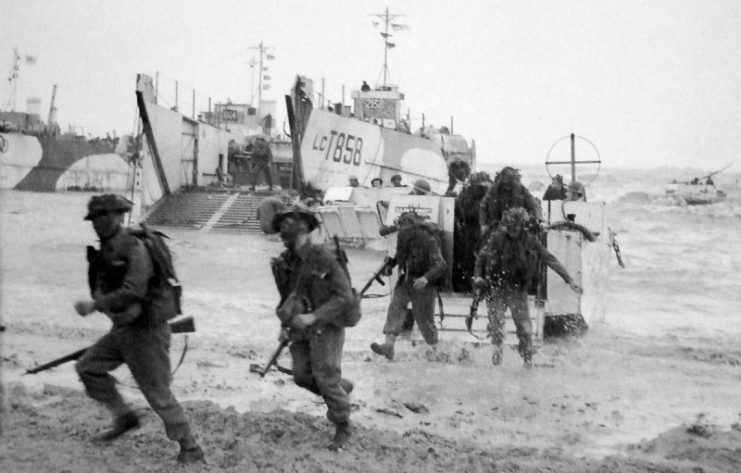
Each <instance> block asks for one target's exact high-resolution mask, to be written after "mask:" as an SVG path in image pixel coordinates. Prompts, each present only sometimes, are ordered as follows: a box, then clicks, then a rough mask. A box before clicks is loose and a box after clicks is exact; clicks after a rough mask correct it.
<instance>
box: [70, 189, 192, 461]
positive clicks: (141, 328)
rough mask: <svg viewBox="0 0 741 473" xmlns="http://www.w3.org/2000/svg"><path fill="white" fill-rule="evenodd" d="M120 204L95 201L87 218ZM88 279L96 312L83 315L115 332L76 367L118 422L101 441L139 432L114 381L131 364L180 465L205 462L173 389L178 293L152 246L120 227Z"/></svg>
mask: <svg viewBox="0 0 741 473" xmlns="http://www.w3.org/2000/svg"><path fill="white" fill-rule="evenodd" d="M96 199H97V200H96ZM116 199H117V196H114V195H112V194H109V195H104V196H100V197H97V196H96V197H93V198H92V200H91V204H90V213H89V214H88V216H87V217H86V219H88V220H95V219H96V218H97V215H99V214H100V213H104V212H105V211H111V207H113V211H122V210H121V209H120V208H116V207H115V206H116V205H119V204H116V202H117V200H116ZM118 199H121V198H118ZM126 210H128V209H126ZM96 212H97V213H96ZM114 228H115V227H114ZM96 231H97V227H96ZM99 236H100V234H99ZM88 277H89V281H90V286H91V287H90V289H91V292H92V296H93V301H94V308H93V307H91V308H90V310H87V311H84V312H81V315H85V312H87V313H89V312H92V311H93V310H97V311H100V312H103V313H105V314H106V315H107V316H108V317H109V318H110V319H111V321H112V322H113V327H112V328H111V330H110V331H109V332H108V333H107V334H106V335H104V336H103V338H101V339H100V340H98V341H97V342H96V343H95V344H94V345H93V346H91V347H90V348H88V349H87V350H86V351H85V353H84V354H83V355H82V357H81V358H80V359H79V360H78V361H77V363H76V365H75V369H76V371H77V373H78V374H79V376H80V380H81V381H82V383H83V384H84V385H85V390H86V392H87V394H88V395H89V396H90V397H91V398H92V399H94V400H96V401H99V402H101V403H102V404H104V405H105V406H106V407H107V408H108V409H109V410H110V411H111V413H112V414H113V415H114V417H115V418H116V422H115V424H114V428H113V429H112V430H110V431H108V432H105V433H104V434H103V435H102V436H100V438H99V439H100V440H112V439H113V438H116V437H118V436H119V435H121V434H123V433H124V432H126V431H127V430H130V429H131V428H135V427H137V426H138V425H139V422H138V419H137V417H136V415H135V414H134V413H133V412H132V411H131V409H130V407H128V406H127V405H126V403H125V402H124V400H123V399H122V397H121V395H120V394H119V392H118V390H117V389H116V386H115V379H114V378H113V377H112V376H111V375H110V374H108V373H109V372H110V371H112V370H114V369H116V368H117V367H119V366H120V365H121V364H123V363H125V364H126V365H127V366H128V367H129V369H130V371H131V374H132V375H133V377H134V379H135V380H136V383H137V385H138V386H139V389H141V392H142V394H143V395H144V397H145V398H146V399H147V402H148V403H149V405H150V406H152V409H154V411H155V412H156V413H157V414H158V415H159V416H160V418H162V421H163V422H164V424H165V430H166V432H167V436H168V437H169V438H170V439H172V440H176V441H178V442H180V445H181V447H182V450H181V454H180V456H179V457H178V460H179V461H184V462H190V461H196V460H200V459H202V458H203V452H202V450H201V449H200V447H199V446H198V445H197V444H196V443H195V440H194V438H193V436H192V434H191V430H190V425H189V423H188V421H187V419H186V417H185V412H184V411H183V408H182V407H181V406H180V404H179V403H178V401H177V400H176V399H175V396H174V395H173V394H172V391H171V390H170V383H171V380H172V375H171V373H170V357H169V348H170V335H171V332H170V326H169V324H168V323H167V322H168V320H169V319H171V318H172V317H174V316H175V315H176V302H175V297H174V294H173V293H172V288H170V287H169V286H167V285H166V284H165V283H164V282H160V281H157V278H156V277H155V270H154V267H153V263H152V259H151V257H150V255H149V252H148V250H147V249H146V247H145V245H144V243H143V242H142V241H141V240H139V239H138V238H137V237H136V236H134V235H132V234H131V233H130V232H129V231H127V230H126V229H124V228H122V227H120V226H119V227H118V228H116V229H115V230H114V231H113V232H112V234H110V235H108V236H107V237H105V238H104V237H103V236H101V242H100V250H99V251H98V252H97V253H96V254H95V255H94V256H93V257H92V259H91V260H90V271H89V274H88ZM92 303H93V302H92V301H91V304H92ZM78 304H79V303H78ZM78 312H80V310H79V309H78Z"/></svg>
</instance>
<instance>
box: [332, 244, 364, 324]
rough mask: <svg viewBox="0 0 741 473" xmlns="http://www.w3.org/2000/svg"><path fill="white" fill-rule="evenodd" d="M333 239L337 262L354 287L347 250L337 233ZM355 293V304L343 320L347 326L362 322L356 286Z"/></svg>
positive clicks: (353, 291) (353, 289)
mask: <svg viewBox="0 0 741 473" xmlns="http://www.w3.org/2000/svg"><path fill="white" fill-rule="evenodd" d="M332 239H333V240H334V247H335V256H336V258H337V262H338V263H340V266H341V267H342V269H343V271H345V275H346V276H347V280H348V281H350V286H351V287H352V279H351V278H350V271H349V270H348V269H347V263H348V259H347V254H346V253H345V250H343V249H342V248H341V247H340V239H339V238H337V235H335V236H333V237H332ZM352 293H353V297H354V300H353V306H352V308H351V309H350V310H348V311H347V313H346V314H345V318H344V320H343V325H344V326H345V327H355V326H356V325H357V324H358V322H360V318H361V317H362V315H363V314H362V312H361V311H360V294H358V291H357V290H355V288H354V287H353V288H352Z"/></svg>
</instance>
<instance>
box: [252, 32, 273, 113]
mask: <svg viewBox="0 0 741 473" xmlns="http://www.w3.org/2000/svg"><path fill="white" fill-rule="evenodd" d="M250 49H257V50H258V51H260V61H259V67H260V69H259V74H260V76H259V77H258V80H257V82H258V86H257V119H258V120H262V118H263V117H262V110H261V109H262V89H263V85H262V80H263V72H265V70H266V69H267V68H266V67H264V66H263V61H264V60H271V59H273V58H274V56H273V55H271V54H268V53H267V52H268V49H275V48H273V46H265V45H264V44H263V42H262V41H260V44H258V45H257V46H253V47H251V48H250ZM265 88H266V89H268V88H270V86H269V85H265Z"/></svg>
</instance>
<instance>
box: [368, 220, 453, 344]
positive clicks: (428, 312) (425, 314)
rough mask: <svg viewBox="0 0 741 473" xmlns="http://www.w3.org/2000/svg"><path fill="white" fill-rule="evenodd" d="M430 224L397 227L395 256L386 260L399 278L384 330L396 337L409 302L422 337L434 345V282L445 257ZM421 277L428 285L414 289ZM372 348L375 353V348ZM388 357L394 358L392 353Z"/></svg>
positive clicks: (443, 268)
mask: <svg viewBox="0 0 741 473" xmlns="http://www.w3.org/2000/svg"><path fill="white" fill-rule="evenodd" d="M429 226H431V224H425V223H416V224H414V225H412V226H411V227H409V228H403V227H402V228H401V229H400V230H399V235H398V237H397V243H396V256H395V257H394V258H393V259H392V260H391V261H390V263H389V266H390V267H393V266H394V265H397V264H398V266H399V279H398V281H397V284H396V287H395V288H394V291H393V293H392V295H391V303H390V304H389V308H388V312H387V314H386V324H385V325H384V327H383V333H384V334H386V335H387V336H391V337H397V336H399V334H400V333H401V331H402V325H403V323H404V320H405V318H406V316H407V305H408V304H409V303H410V302H411V304H412V315H413V317H414V321H415V322H416V323H417V326H418V327H419V331H420V332H421V333H422V337H424V339H425V342H427V344H429V345H435V344H437V341H438V339H437V328H435V319H434V317H435V314H434V309H435V296H436V295H437V287H435V284H436V283H437V282H438V281H439V280H440V278H442V277H443V275H444V273H445V260H444V259H443V255H442V252H441V250H440V244H439V242H438V239H437V236H436V235H435V234H434V232H435V231H436V229H435V228H430V227H429ZM421 277H424V278H425V279H427V281H428V283H427V285H426V286H425V287H424V288H422V289H414V281H415V280H416V279H418V278H421ZM374 351H376V352H377V353H378V351H377V350H376V349H374ZM387 357H389V356H388V355H387ZM389 358H393V354H392V355H391V356H390V357H389Z"/></svg>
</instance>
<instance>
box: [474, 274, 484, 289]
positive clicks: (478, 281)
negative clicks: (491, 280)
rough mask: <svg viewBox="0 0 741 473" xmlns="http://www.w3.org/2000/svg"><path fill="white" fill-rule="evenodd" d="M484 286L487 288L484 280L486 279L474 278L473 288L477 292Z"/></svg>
mask: <svg viewBox="0 0 741 473" xmlns="http://www.w3.org/2000/svg"><path fill="white" fill-rule="evenodd" d="M484 286H486V281H485V280H484V278H482V277H480V276H476V277H475V278H473V288H474V289H475V290H479V289H481V288H483V287H484Z"/></svg>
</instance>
